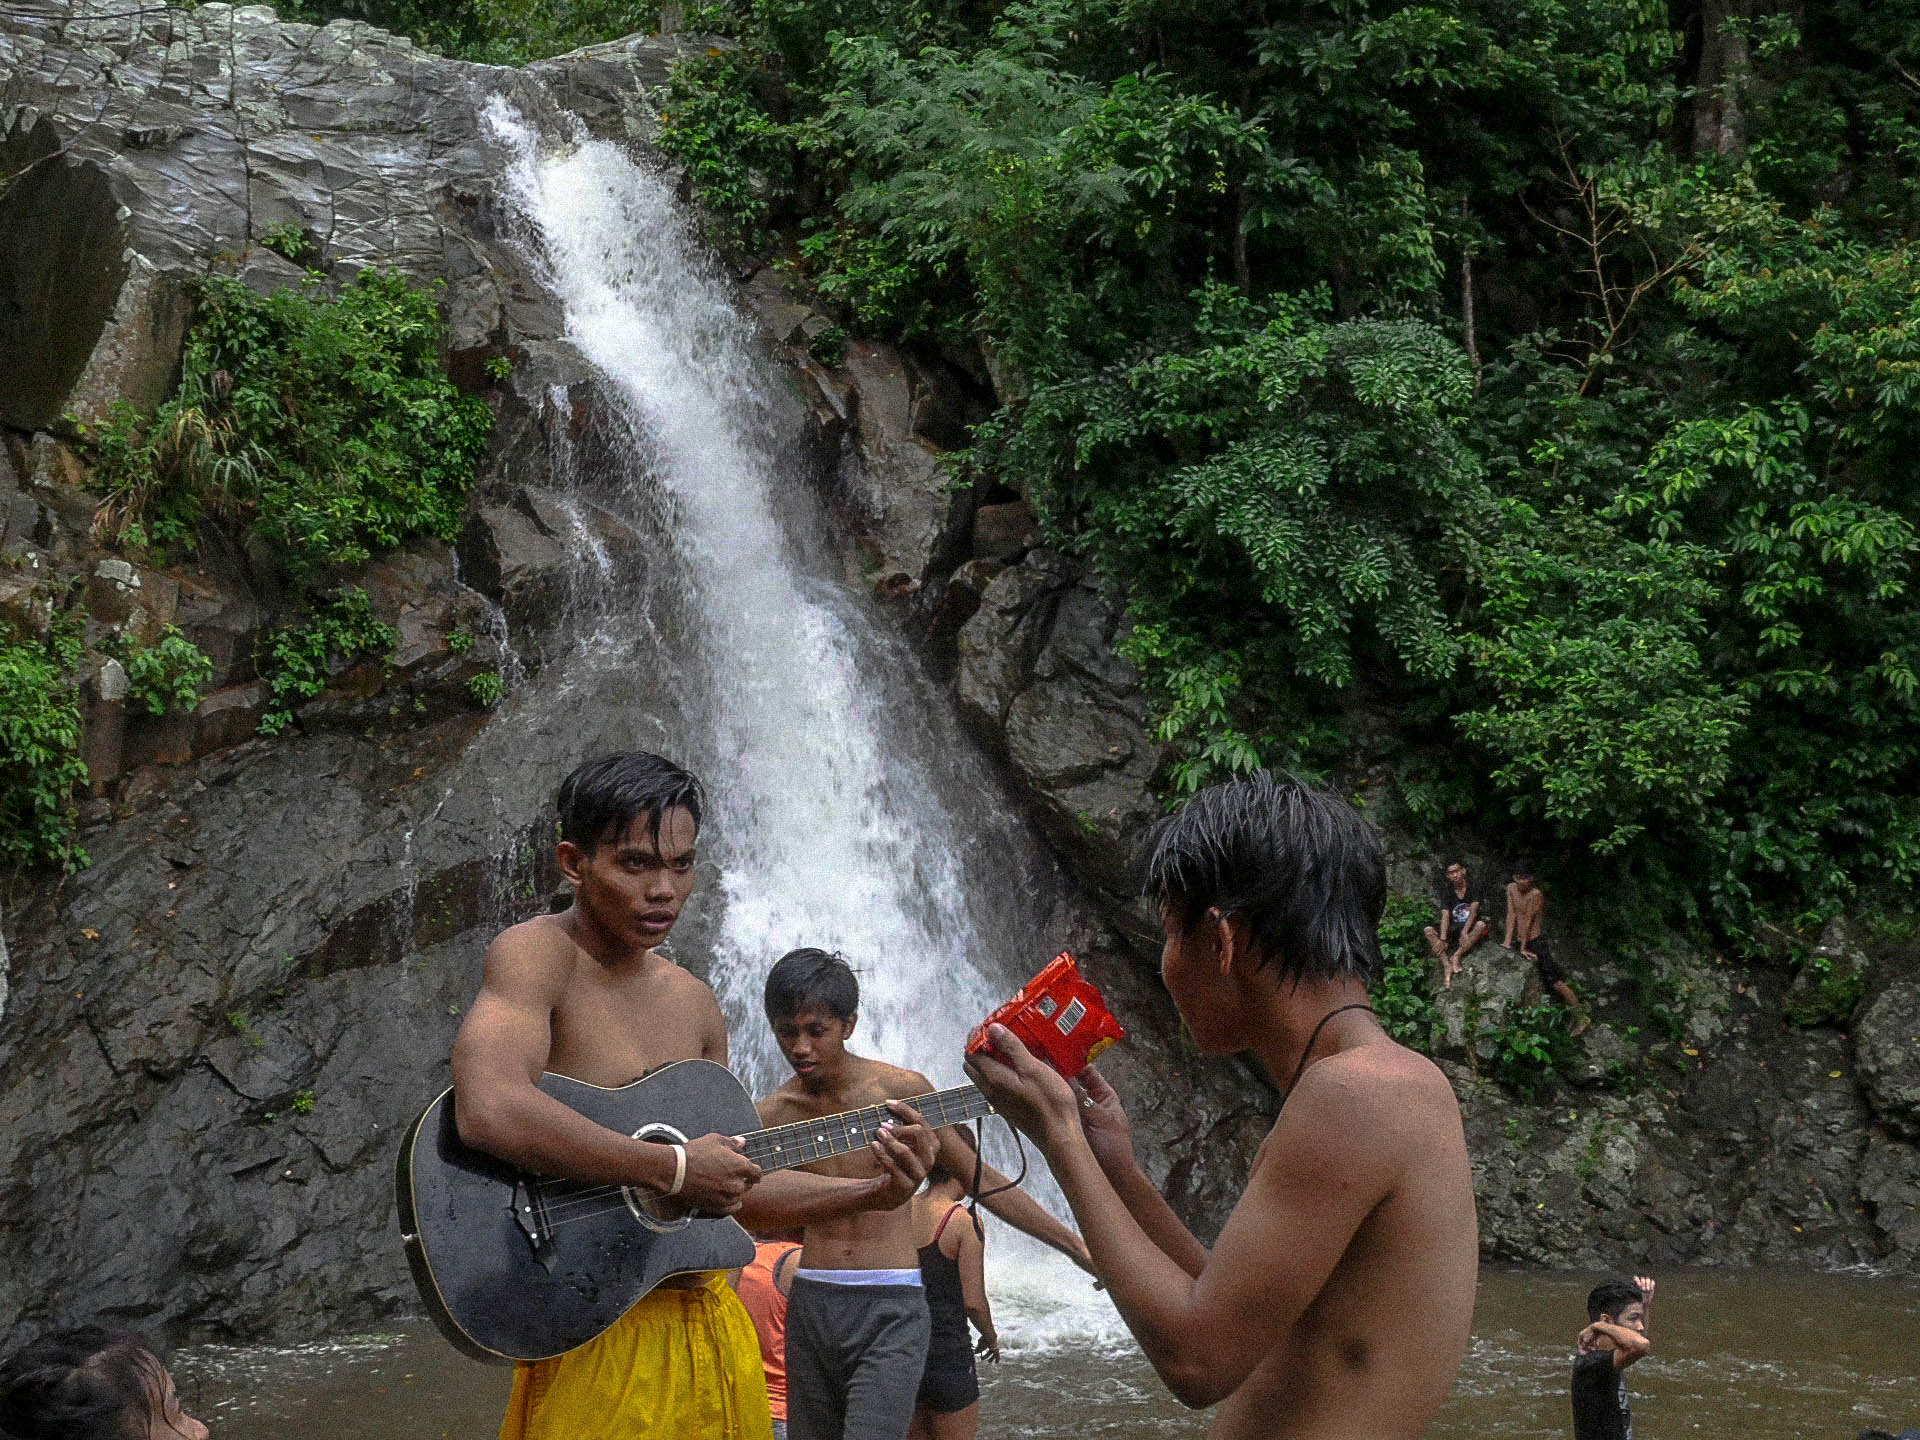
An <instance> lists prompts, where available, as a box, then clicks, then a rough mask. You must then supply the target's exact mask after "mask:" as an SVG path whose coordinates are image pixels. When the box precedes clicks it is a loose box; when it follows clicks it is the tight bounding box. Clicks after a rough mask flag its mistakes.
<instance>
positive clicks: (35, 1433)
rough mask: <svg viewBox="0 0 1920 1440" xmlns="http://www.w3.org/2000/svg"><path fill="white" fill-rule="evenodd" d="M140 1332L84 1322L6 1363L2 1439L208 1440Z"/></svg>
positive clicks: (0, 1376)
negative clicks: (138, 1334) (181, 1401)
mask: <svg viewBox="0 0 1920 1440" xmlns="http://www.w3.org/2000/svg"><path fill="white" fill-rule="evenodd" d="M208 1434H209V1432H208V1430H207V1427H206V1426H205V1425H203V1424H201V1423H200V1422H199V1421H198V1420H196V1419H194V1418H193V1417H192V1416H191V1415H189V1414H187V1412H186V1411H185V1410H184V1409H182V1408H181V1405H180V1395H179V1392H178V1391H177V1390H175V1389H174V1384H173V1376H171V1375H169V1374H168V1373H167V1367H166V1366H165V1365H163V1364H162V1363H161V1362H160V1357H159V1356H158V1355H156V1354H154V1353H153V1350H152V1348H151V1347H149V1346H148V1345H147V1343H146V1342H145V1341H143V1340H141V1339H140V1338H139V1337H138V1336H135V1335H128V1334H125V1333H123V1332H121V1331H118V1330H107V1329H103V1328H102V1327H100V1326H98V1325H85V1326H81V1327H80V1328H78V1329H74V1330H60V1331H56V1332H55V1333H53V1334H51V1335H43V1336H41V1337H40V1338H39V1339H38V1340H34V1341H31V1342H29V1343H28V1344H26V1345H24V1346H22V1347H21V1348H20V1349H19V1350H18V1351H16V1352H15V1353H14V1354H13V1355H11V1356H9V1357H8V1358H7V1359H6V1360H5V1361H4V1362H0V1440H207V1436H208Z"/></svg>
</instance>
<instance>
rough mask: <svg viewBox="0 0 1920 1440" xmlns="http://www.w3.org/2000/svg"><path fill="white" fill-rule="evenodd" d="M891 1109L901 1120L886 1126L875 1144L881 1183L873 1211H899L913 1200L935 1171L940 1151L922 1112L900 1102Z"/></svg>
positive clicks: (892, 1103)
mask: <svg viewBox="0 0 1920 1440" xmlns="http://www.w3.org/2000/svg"><path fill="white" fill-rule="evenodd" d="M887 1108H888V1109H889V1110H891V1111H892V1112H893V1113H894V1114H895V1115H896V1116H897V1117H899V1118H898V1119H897V1120H894V1121H889V1122H888V1123H887V1124H885V1125H883V1126H882V1127H881V1128H880V1134H879V1137H878V1138H877V1139H875V1140H874V1142H873V1146H872V1148H873V1154H874V1158H875V1159H877V1160H878V1161H879V1162H880V1180H881V1183H880V1185H879V1186H878V1187H877V1188H876V1189H875V1190H874V1192H873V1194H872V1195H871V1196H870V1197H869V1198H868V1201H867V1205H868V1208H869V1209H872V1210H893V1209H897V1208H898V1207H899V1206H901V1205H904V1204H906V1203H907V1201H909V1200H911V1199H912V1198H913V1193H914V1191H916V1190H918V1189H919V1188H920V1182H921V1181H922V1180H925V1179H926V1178H927V1171H928V1170H930V1169H931V1168H932V1167H933V1156H934V1152H935V1151H936V1150H937V1149H938V1148H939V1147H938V1141H937V1139H936V1137H935V1136H934V1133H933V1131H931V1130H929V1129H928V1128H927V1122H926V1121H925V1120H924V1119H922V1118H921V1116H920V1112H919V1111H917V1110H915V1109H914V1108H913V1107H912V1106H911V1105H906V1104H902V1103H901V1102H900V1101H898V1100H889V1101H888V1102H887Z"/></svg>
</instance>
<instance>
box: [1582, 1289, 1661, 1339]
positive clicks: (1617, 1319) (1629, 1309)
mask: <svg viewBox="0 0 1920 1440" xmlns="http://www.w3.org/2000/svg"><path fill="white" fill-rule="evenodd" d="M1587 1319H1588V1320H1590V1321H1592V1320H1605V1321H1606V1322H1607V1323H1608V1324H1610V1325H1619V1326H1621V1327H1623V1328H1624V1329H1628V1330H1638V1331H1639V1332H1640V1333H1641V1334H1642V1335H1644V1334H1646V1333H1647V1297H1646V1295H1645V1294H1644V1293H1642V1291H1641V1289H1640V1287H1639V1286H1638V1285H1635V1284H1634V1283H1633V1282H1632V1281H1631V1280H1603V1281H1601V1282H1600V1283H1599V1284H1598V1285H1596V1286H1594V1287H1593V1289H1592V1290H1590V1291H1589V1292H1588V1293H1587Z"/></svg>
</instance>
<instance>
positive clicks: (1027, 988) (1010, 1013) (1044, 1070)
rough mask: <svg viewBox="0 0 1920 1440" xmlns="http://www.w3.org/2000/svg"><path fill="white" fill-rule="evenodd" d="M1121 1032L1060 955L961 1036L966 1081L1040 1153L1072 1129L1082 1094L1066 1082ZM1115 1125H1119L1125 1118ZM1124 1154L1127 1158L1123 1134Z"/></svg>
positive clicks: (1076, 1125) (1070, 963)
mask: <svg viewBox="0 0 1920 1440" xmlns="http://www.w3.org/2000/svg"><path fill="white" fill-rule="evenodd" d="M1126 1033H1127V1032H1126V1031H1125V1030H1123V1029H1122V1028H1121V1026H1120V1022H1119V1021H1118V1020H1116V1019H1114V1018H1113V1013H1112V1012H1111V1011H1110V1010H1108V1009H1107V1006H1106V1002H1105V1001H1104V1000H1102V999H1101V997H1100V992H1099V991H1098V990H1096V989H1094V987H1093V986H1092V985H1090V984H1089V983H1088V982H1087V981H1086V980H1084V979H1082V978H1081V975H1080V967H1079V965H1078V964H1076V963H1075V961H1074V958H1073V956H1072V955H1070V954H1068V953H1066V952H1065V951H1062V952H1061V953H1060V954H1058V955H1056V956H1054V957H1053V959H1052V960H1051V961H1049V962H1048V964H1047V966H1046V968H1045V969H1043V970H1042V971H1041V972H1040V973H1039V974H1038V975H1036V976H1034V977H1033V979H1031V980H1029V981H1028V982H1027V983H1026V984H1025V985H1024V986H1022V987H1021V990H1020V993H1019V994H1018V995H1016V996H1014V997H1013V999H1011V1000H1009V1001H1008V1002H1007V1003H1006V1004H1004V1005H1002V1006H1001V1007H1000V1008H999V1009H998V1010H996V1011H994V1012H993V1014H991V1015H989V1016H988V1017H987V1018H986V1020H985V1021H983V1022H982V1023H981V1025H980V1027H979V1028H978V1029H976V1030H975V1031H974V1032H973V1034H972V1035H971V1036H970V1037H969V1038H968V1040H967V1062H966V1066H967V1075H968V1076H969V1077H970V1078H971V1079H972V1081H973V1083H974V1084H976V1085H978V1086H979V1087H980V1088H981V1090H982V1091H984V1092H985V1093H986V1096H987V1098H988V1099H989V1100H991V1101H992V1102H993V1108H994V1109H995V1110H998V1111H999V1112H1000V1113H1001V1114H1002V1115H1004V1116H1005V1117H1006V1118H1007V1122H1008V1123H1009V1124H1011V1125H1014V1126H1017V1127H1018V1128H1019V1129H1021V1130H1023V1131H1025V1132H1026V1133H1027V1134H1029V1135H1031V1136H1033V1138H1034V1139H1035V1140H1037V1141H1039V1142H1040V1145H1041V1147H1042V1148H1043V1149H1044V1148H1045V1147H1046V1146H1047V1145H1048V1143H1049V1142H1050V1141H1051V1140H1052V1139H1053V1138H1055V1137H1056V1136H1057V1135H1059V1134H1071V1133H1072V1131H1073V1130H1074V1129H1077V1128H1079V1125H1080V1121H1079V1118H1078V1116H1079V1112H1080V1102H1081V1100H1082V1098H1083V1097H1084V1092H1080V1093H1076V1091H1075V1090H1074V1089H1073V1088H1072V1081H1073V1077H1075V1076H1078V1075H1082V1074H1086V1073H1090V1072H1089V1071H1088V1070H1087V1066H1088V1065H1089V1064H1090V1063H1091V1062H1092V1061H1093V1059H1094V1057H1095V1056H1097V1055H1099V1054H1100V1053H1101V1052H1102V1051H1104V1050H1106V1049H1107V1048H1108V1047H1109V1046H1111V1045H1113V1044H1114V1043H1115V1042H1116V1041H1119V1040H1122V1039H1124V1038H1125V1037H1126ZM1102 1084H1104V1082H1102ZM1106 1093H1107V1094H1108V1095H1111V1094H1112V1093H1113V1092H1112V1089H1111V1088H1110V1087H1109V1088H1108V1089H1107V1090H1106ZM1097 1104H1098V1102H1097V1101H1096V1105H1097ZM1118 1108H1119V1102H1118V1101H1117V1100H1116V1101H1115V1102H1114V1109H1115V1110H1116V1111H1117V1110H1118ZM1120 1121H1121V1124H1122V1126H1124V1125H1125V1122H1126V1117H1125V1116H1124V1115H1123V1116H1121V1117H1120ZM1049 1127H1056V1128H1053V1129H1050V1128H1049ZM1090 1143H1091V1142H1090ZM1127 1148H1128V1151H1129V1153H1131V1150H1132V1137H1131V1134H1130V1133H1129V1134H1128V1137H1127Z"/></svg>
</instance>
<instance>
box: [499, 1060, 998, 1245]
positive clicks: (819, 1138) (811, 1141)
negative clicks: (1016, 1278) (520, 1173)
mask: <svg viewBox="0 0 1920 1440" xmlns="http://www.w3.org/2000/svg"><path fill="white" fill-rule="evenodd" d="M984 1098H985V1097H984V1096H982V1095H981V1094H980V1092H979V1091H978V1090H977V1089H975V1088H974V1087H973V1086H971V1085H962V1086H956V1087H955V1088H954V1089H952V1090H941V1091H935V1092H933V1093H931V1094H928V1095H918V1096H914V1097H913V1098H912V1099H909V1100H906V1101H904V1102H902V1103H904V1104H907V1105H910V1106H912V1107H913V1108H914V1109H916V1110H919V1111H920V1113H921V1117H922V1118H923V1119H926V1120H927V1121H928V1122H929V1123H930V1125H931V1128H933V1129H936V1130H940V1129H946V1128H947V1127H949V1126H952V1125H957V1124H963V1123H965V1121H967V1120H970V1119H973V1118H975V1117H974V1116H973V1115H970V1114H967V1113H966V1111H967V1110H968V1109H969V1108H970V1106H971V1105H972V1104H976V1103H980V1102H981V1101H983V1100H984ZM956 1102H957V1108H958V1109H959V1110H960V1111H961V1113H960V1114H959V1115H957V1116H951V1117H950V1116H949V1115H948V1113H947V1109H948V1106H949V1105H951V1104H956ZM890 1114H891V1112H890V1111H889V1110H888V1109H887V1107H886V1106H884V1105H870V1106H867V1107H866V1108H865V1109H861V1110H848V1111H842V1112H841V1113H840V1114H838V1115H823V1116H820V1117H818V1118H816V1119H814V1120H795V1121H789V1122H788V1123H787V1124H785V1125H776V1126H773V1127H771V1128H769V1129H766V1130H759V1131H755V1132H754V1133H753V1136H752V1139H751V1140H750V1141H749V1143H748V1146H747V1147H746V1149H745V1150H744V1151H743V1152H742V1153H744V1154H746V1156H747V1158H748V1159H751V1160H753V1162H754V1163H755V1164H756V1165H763V1166H764V1165H765V1164H766V1162H767V1161H768V1160H771V1159H772V1158H773V1157H774V1156H775V1155H781V1154H782V1153H783V1151H784V1150H785V1148H786V1146H785V1145H784V1144H782V1143H779V1142H777V1141H775V1140H774V1139H773V1137H775V1136H779V1135H784V1134H787V1133H788V1132H798V1133H797V1134H795V1135H794V1137H793V1139H792V1140H791V1142H790V1143H791V1144H792V1147H793V1149H794V1150H795V1151H796V1152H804V1151H806V1150H809V1149H812V1148H813V1147H815V1146H817V1145H818V1146H824V1147H825V1148H824V1149H823V1150H820V1151H818V1152H817V1153H814V1154H811V1155H804V1156H803V1158H802V1159H799V1160H785V1161H783V1163H782V1165H781V1166H780V1167H779V1168H781V1169H787V1168H790V1167H791V1166H795V1165H805V1164H810V1163H811V1162H812V1161H814V1160H823V1159H826V1158H828V1157H830V1156H833V1155H846V1154H851V1153H852V1152H853V1151H854V1150H857V1149H859V1148H861V1147H862V1146H864V1145H866V1144H868V1143H869V1141H870V1138H871V1137H870V1136H868V1135H867V1133H866V1131H867V1129H868V1128H869V1127H871V1128H873V1129H874V1130H875V1132H876V1133H877V1130H878V1126H879V1125H880V1124H881V1123H884V1118H885V1117H887V1116H889V1115H890ZM850 1117H851V1118H854V1119H859V1120H860V1124H859V1125H857V1126H855V1125H845V1124H842V1125H838V1126H828V1127H827V1128H826V1129H824V1130H823V1129H822V1128H821V1127H822V1125H823V1123H824V1122H829V1121H844V1120H846V1119H848V1118H850ZM861 1117H871V1119H861ZM836 1132H837V1133H836ZM855 1137H858V1138H855ZM756 1142H757V1143H756ZM536 1183H538V1184H540V1185H542V1186H544V1187H551V1186H554V1185H570V1184H571V1182H568V1181H564V1180H542V1181H538V1182H536ZM630 1188H633V1187H629V1186H624V1185H611V1184H599V1185H584V1186H580V1187H578V1188H569V1189H568V1190H566V1191H563V1192H562V1198H559V1199H554V1200H548V1199H544V1198H543V1199H542V1204H541V1208H542V1209H543V1211H545V1213H546V1214H547V1215H549V1216H556V1215H562V1214H564V1216H565V1218H564V1219H553V1220H550V1222H549V1225H548V1228H549V1229H551V1228H553V1227H554V1226H557V1225H562V1224H567V1223H570V1222H571V1221H574V1220H584V1219H596V1218H598V1217H599V1216H602V1215H610V1214H618V1213H619V1212H620V1211H622V1210H625V1209H626V1208H627V1202H626V1199H625V1197H624V1193H623V1192H625V1191H626V1190H628V1189H630ZM612 1195H621V1196H622V1198H621V1200H620V1201H619V1202H618V1203H616V1204H612V1205H604V1204H601V1203H600V1201H601V1200H602V1199H603V1198H604V1197H607V1196H612ZM583 1206H586V1207H591V1208H590V1209H588V1210H587V1212H586V1213H584V1214H583V1213H579V1212H580V1211H581V1209H582V1207H583Z"/></svg>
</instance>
